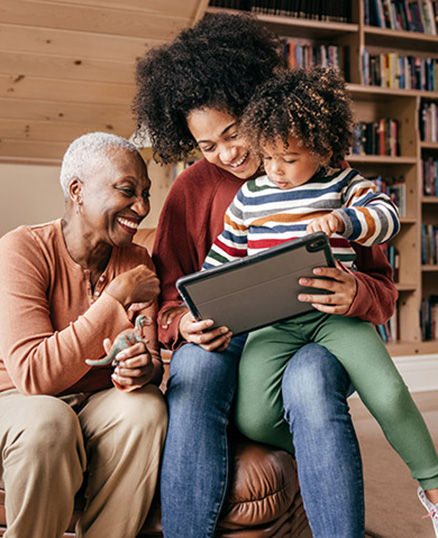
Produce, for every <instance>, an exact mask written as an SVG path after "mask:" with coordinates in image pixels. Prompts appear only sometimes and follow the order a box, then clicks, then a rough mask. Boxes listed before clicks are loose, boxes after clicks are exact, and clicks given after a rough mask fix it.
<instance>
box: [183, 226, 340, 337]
mask: <svg viewBox="0 0 438 538" xmlns="http://www.w3.org/2000/svg"><path fill="white" fill-rule="evenodd" d="M322 266H329V267H334V266H335V262H334V258H333V254H332V251H331V248H330V245H329V241H328V238H327V236H326V234H325V233H323V232H316V233H313V234H309V235H307V236H305V237H303V238H299V239H295V240H292V241H289V242H287V243H283V244H281V245H278V246H276V247H273V248H270V249H268V250H264V251H263V252H261V253H259V254H254V255H251V256H246V257H245V258H240V259H239V260H235V261H232V262H228V263H225V264H223V265H221V266H219V267H214V268H212V269H207V270H206V271H199V272H197V273H193V274H191V275H187V276H184V277H181V278H180V279H178V281H177V283H176V286H177V289H178V291H179V293H180V295H181V297H182V298H183V299H184V301H185V302H186V304H187V306H188V307H189V308H190V311H191V312H192V314H193V316H194V317H195V318H196V319H213V320H214V322H215V326H216V327H219V326H221V325H225V326H227V327H228V328H229V329H230V330H231V331H232V332H233V333H234V334H235V335H237V334H240V333H244V332H248V331H251V330H254V329H257V328H260V327H263V326H266V325H270V324H271V323H274V322H276V321H279V320H282V319H286V318H289V317H292V316H295V315H297V314H301V313H303V312H306V311H309V310H313V308H312V306H311V305H310V303H301V302H299V301H298V299H297V296H298V294H299V293H306V292H309V293H313V294H315V293H318V294H320V293H327V291H325V290H317V289H315V288H305V287H303V286H300V285H299V284H298V279H299V278H301V277H305V276H309V277H310V276H311V277H312V278H315V276H314V275H313V269H314V268H315V267H322Z"/></svg>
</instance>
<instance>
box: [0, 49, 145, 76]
mask: <svg viewBox="0 0 438 538" xmlns="http://www.w3.org/2000/svg"><path fill="white" fill-rule="evenodd" d="M0 73H2V74H9V75H11V76H14V75H20V74H21V73H26V75H27V76H35V77H38V76H40V75H41V73H44V76H45V77H47V78H56V77H60V78H62V79H64V80H89V81H93V82H122V83H123V82H125V83H129V84H132V80H133V76H134V73H135V58H129V60H127V61H125V62H122V61H115V60H100V59H94V58H82V59H77V58H75V57H74V58H68V57H66V56H54V55H49V54H38V53H31V52H9V51H4V52H2V58H1V61H0Z"/></svg>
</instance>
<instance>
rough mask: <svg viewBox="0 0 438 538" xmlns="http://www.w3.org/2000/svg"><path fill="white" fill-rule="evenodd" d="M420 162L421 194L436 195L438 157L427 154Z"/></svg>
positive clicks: (437, 192) (437, 191)
mask: <svg viewBox="0 0 438 538" xmlns="http://www.w3.org/2000/svg"><path fill="white" fill-rule="evenodd" d="M421 164H422V167H421V174H422V176H423V193H422V194H423V196H438V159H437V158H436V157H432V156H431V155H429V157H426V158H425V159H423V160H422V163H421Z"/></svg>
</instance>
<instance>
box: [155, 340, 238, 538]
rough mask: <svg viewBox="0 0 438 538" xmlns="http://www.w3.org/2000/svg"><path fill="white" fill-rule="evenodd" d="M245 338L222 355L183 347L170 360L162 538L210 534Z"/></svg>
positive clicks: (223, 478)
mask: <svg viewBox="0 0 438 538" xmlns="http://www.w3.org/2000/svg"><path fill="white" fill-rule="evenodd" d="M245 340H246V335H244V336H237V337H234V338H232V339H231V342H230V345H229V346H228V348H227V349H226V350H225V351H223V352H221V353H215V352H208V351H205V350H204V349H202V348H201V347H199V346H197V345H195V344H184V345H183V346H182V347H181V348H180V349H178V350H177V351H175V352H174V353H173V355H172V360H171V361H170V369H169V381H168V384H167V391H166V397H167V402H168V408H169V419H168V420H169V422H168V430H167V437H166V441H165V445H164V452H163V457H162V468H161V510H162V524H163V534H164V536H165V537H166V538H182V537H184V538H207V537H210V536H213V534H214V530H215V527H216V522H217V520H218V517H219V513H220V511H221V508H222V504H223V502H224V498H225V495H226V492H227V486H228V479H229V457H228V439H227V426H228V421H229V414H230V407H231V404H232V402H233V397H234V393H235V391H236V385H237V370H238V366H239V359H240V355H241V353H242V349H243V345H244V343H245Z"/></svg>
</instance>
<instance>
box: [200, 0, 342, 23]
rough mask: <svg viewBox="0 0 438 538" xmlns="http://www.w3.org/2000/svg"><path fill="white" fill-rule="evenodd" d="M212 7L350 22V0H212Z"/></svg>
mask: <svg viewBox="0 0 438 538" xmlns="http://www.w3.org/2000/svg"><path fill="white" fill-rule="evenodd" d="M209 5H210V6H212V7H223V8H228V9H239V10H243V11H252V12H253V13H263V14H268V15H279V16H283V17H297V18H303V19H313V20H321V21H333V22H349V21H350V20H351V6H350V1H349V0H270V1H269V2H267V1H266V0H210V3H209Z"/></svg>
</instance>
